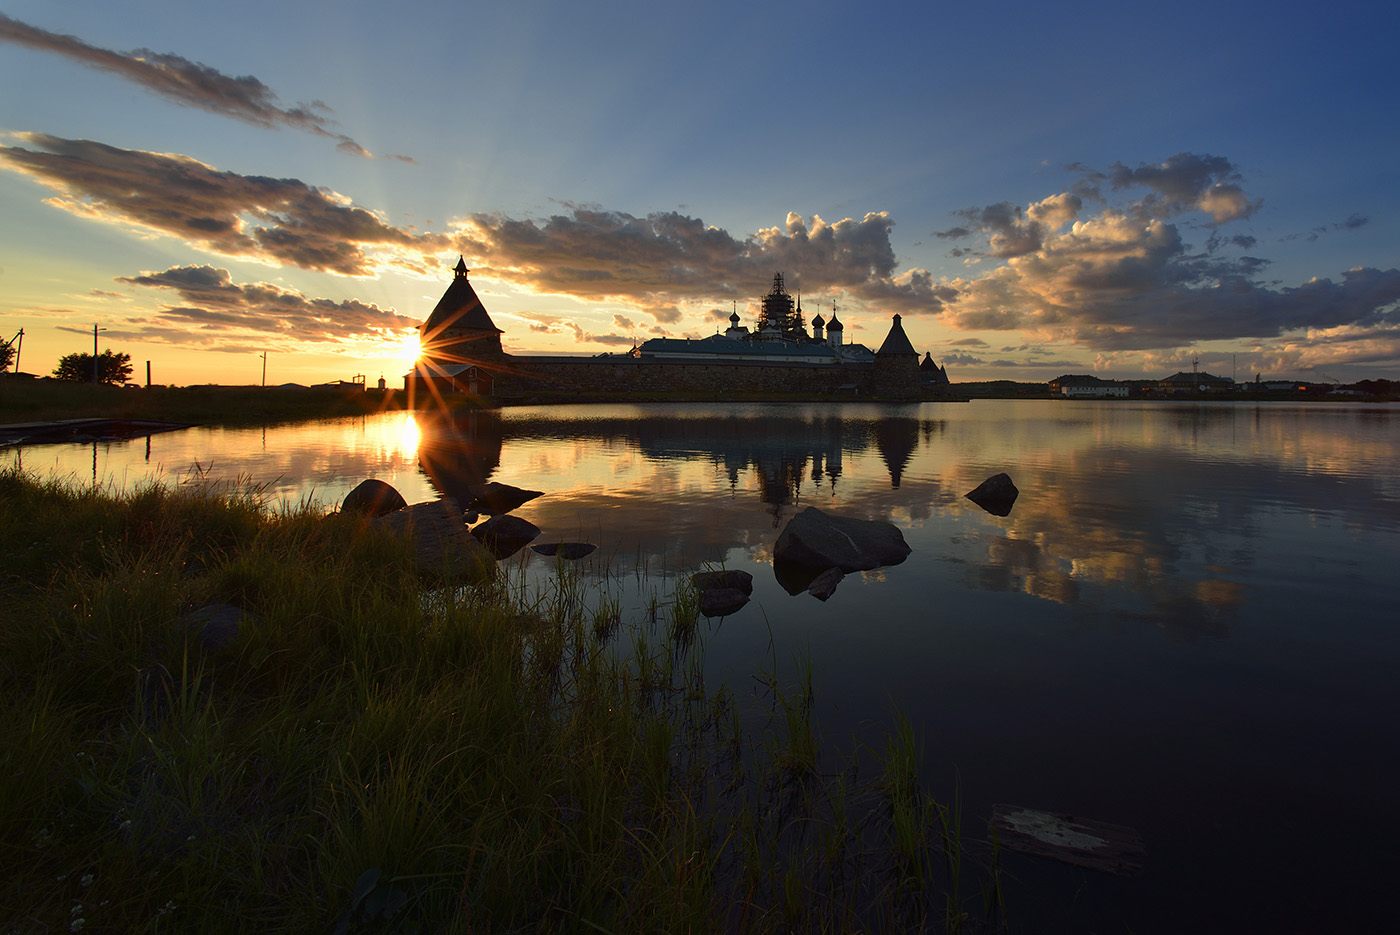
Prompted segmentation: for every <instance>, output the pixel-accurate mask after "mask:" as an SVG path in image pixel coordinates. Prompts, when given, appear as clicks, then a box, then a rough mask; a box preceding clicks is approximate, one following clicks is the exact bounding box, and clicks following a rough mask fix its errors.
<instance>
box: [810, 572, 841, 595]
mask: <svg viewBox="0 0 1400 935" xmlns="http://www.w3.org/2000/svg"><path fill="white" fill-rule="evenodd" d="M844 577H846V573H845V572H843V571H842V570H841V569H839V568H828V569H827V570H826V571H824V572H822V573H821V574H819V575H817V576H816V577H815V578H813V579H812V583H811V584H809V585H807V593H809V594H811V595H812V596H813V597H815V598H816V599H817V600H819V601H824V600H826V599H827V598H829V597H831V595H833V594H835V593H836V586H837V585H838V584H840V583H841V579H842V578H844Z"/></svg>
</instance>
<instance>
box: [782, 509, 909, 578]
mask: <svg viewBox="0 0 1400 935" xmlns="http://www.w3.org/2000/svg"><path fill="white" fill-rule="evenodd" d="M909 552H910V548H909V544H908V543H907V542H905V541H904V534H903V533H902V532H900V531H899V527H898V526H896V525H894V524H893V523H886V522H884V521H882V520H870V519H851V518H850V517H847V516H832V515H831V514H830V513H825V512H823V511H821V510H819V509H817V508H816V507H814V506H809V507H808V508H807V509H805V510H803V511H802V512H801V513H798V514H797V515H796V516H794V517H793V518H792V519H791V520H789V521H788V524H787V525H786V526H784V527H783V531H782V533H781V534H780V535H779V536H778V541H777V543H775V544H774V546H773V564H774V566H775V567H776V566H777V565H778V564H779V563H782V564H786V565H795V566H801V567H805V568H810V569H814V570H815V571H814V574H813V577H815V576H816V574H817V573H820V572H822V571H825V570H826V569H828V568H833V567H834V568H839V569H841V570H842V571H843V572H852V571H867V570H869V569H871V568H879V567H880V566H882V565H898V564H899V563H900V562H902V561H904V560H905V559H906V558H908V557H909ZM809 582H810V579H809Z"/></svg>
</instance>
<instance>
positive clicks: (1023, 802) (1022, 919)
mask: <svg viewBox="0 0 1400 935" xmlns="http://www.w3.org/2000/svg"><path fill="white" fill-rule="evenodd" d="M0 458H3V460H4V461H6V462H15V461H18V462H20V463H22V464H23V466H24V467H25V468H26V469H28V470H30V471H32V472H35V473H39V474H45V473H48V472H50V471H57V472H59V473H61V474H65V475H74V476H76V477H77V478H78V479H79V480H80V481H83V482H91V481H92V480H93V479H96V480H98V481H100V482H104V483H109V484H113V485H115V486H118V487H129V486H132V485H135V484H137V483H140V482H141V481H143V480H145V479H147V478H150V477H153V476H154V477H160V478H163V479H165V480H168V481H171V482H178V481H180V480H181V479H183V478H187V477H189V476H190V475H191V473H192V472H193V473H204V474H207V475H209V476H213V477H216V478H225V479H238V480H242V481H251V482H254V483H258V484H262V485H265V487H266V489H267V491H268V493H269V495H270V496H272V497H273V498H275V499H280V500H286V501H291V502H297V501H301V500H304V499H312V500H315V501H318V502H319V503H321V504H323V505H324V506H325V507H326V508H327V509H330V508H333V507H334V506H335V505H336V503H337V502H338V501H339V500H340V499H341V498H342V497H343V496H344V494H345V493H346V492H348V491H349V490H350V489H351V488H353V487H354V486H355V485H356V484H357V483H358V482H359V481H360V480H362V479H363V478H365V477H377V478H380V479H382V480H384V481H387V482H388V483H390V484H393V485H394V486H395V487H397V488H398V489H399V490H400V491H401V492H402V493H403V494H404V496H405V497H406V498H407V499H408V500H409V501H410V502H414V501H417V500H425V499H430V498H433V497H435V496H437V495H438V493H439V492H444V493H448V494H456V495H458V496H459V497H460V496H461V491H462V490H463V489H464V487H465V486H466V485H467V484H471V483H477V482H480V481H483V480H487V479H490V480H500V481H503V482H505V483H511V484H516V485H518V486H522V487H529V488H533V489H537V490H543V491H544V492H545V496H543V497H541V498H539V499H537V500H535V501H532V502H531V503H528V504H526V505H525V506H524V507H522V508H521V509H520V510H519V511H518V513H519V514H520V515H521V516H523V517H525V518H526V519H529V520H530V521H531V522H533V523H535V524H536V525H538V526H540V527H541V528H542V530H543V536H542V537H541V540H540V541H555V540H561V539H563V540H573V539H582V540H587V541H590V542H595V543H597V544H598V545H599V546H600V551H599V553H598V556H599V560H600V561H601V562H605V563H606V564H607V565H608V567H609V568H610V569H611V570H612V571H613V572H615V573H626V572H630V571H632V570H634V569H636V568H638V567H644V568H645V570H646V571H647V574H648V579H647V580H648V581H653V582H655V581H661V582H665V581H666V580H667V576H670V575H674V574H676V573H677V572H681V571H685V572H689V571H694V570H698V569H700V568H701V567H703V566H705V565H707V564H708V565H716V566H717V565H721V564H722V565H723V566H725V567H727V568H738V569H743V570H747V571H749V572H751V573H752V574H753V575H754V578H755V590H754V595H753V600H752V602H751V603H750V604H749V605H748V606H747V607H745V608H744V609H743V610H741V611H739V612H738V613H736V614H735V615H733V616H731V617H728V618H726V619H724V620H723V621H715V622H711V623H709V624H706V625H705V626H706V633H705V636H704V644H705V649H706V652H707V658H708V660H709V667H710V668H709V671H710V672H711V673H713V674H712V679H714V678H724V679H725V680H727V681H728V682H729V683H730V685H731V686H732V687H733V688H734V689H735V691H736V692H737V693H739V694H740V695H742V694H743V693H744V692H746V691H748V689H749V686H750V685H751V676H752V674H753V673H754V672H755V671H757V670H758V669H759V668H762V667H765V666H767V665H769V664H770V662H771V660H772V659H774V658H776V659H777V662H778V665H779V668H780V669H790V668H791V663H792V660H793V658H794V656H795V655H797V654H805V655H807V656H808V657H809V658H810V660H811V663H812V667H813V671H814V673H815V684H816V693H817V699H818V717H819V722H820V727H821V730H822V733H823V734H824V736H825V738H826V740H827V742H828V744H829V745H830V746H831V748H832V749H834V750H849V749H851V748H852V746H853V744H855V743H856V742H857V741H859V740H867V741H873V740H876V739H877V738H878V737H879V736H881V733H882V731H884V730H885V729H886V728H887V727H888V725H889V723H890V721H891V712H892V710H894V708H895V707H899V708H902V709H903V710H904V711H905V712H907V713H908V715H909V716H910V718H911V719H912V720H913V721H914V723H915V724H916V726H917V728H918V730H919V731H920V732H921V735H922V739H923V743H924V750H925V763H926V766H927V776H926V778H927V781H928V784H929V785H930V786H931V788H932V790H933V792H934V793H935V794H936V795H937V796H939V798H940V799H941V800H943V801H947V800H949V799H951V797H952V794H953V790H954V788H957V789H959V790H960V792H961V796H962V800H963V806H964V828H965V829H967V828H975V827H979V822H980V820H982V819H985V818H986V817H987V816H989V815H990V812H991V806H992V804H993V803H1009V804H1014V805H1020V806H1025V807H1029V808H1036V809H1044V810H1047V811H1054V812H1066V813H1071V814H1074V815H1076V816H1080V817H1084V818H1091V819H1097V820H1101V821H1106V822H1111V823H1115V824H1122V825H1129V826H1131V827H1133V828H1135V829H1137V830H1138V831H1139V832H1140V833H1141V835H1142V837H1143V839H1144V841H1145V843H1146V846H1147V858H1146V863H1145V867H1144V870H1143V872H1142V873H1140V874H1139V875H1138V876H1136V877H1133V878H1131V879H1121V878H1116V877H1110V876H1106V875H1103V874H1099V873H1096V872H1092V871H1086V870H1078V869H1074V868H1071V867H1068V866H1064V865H1059V864H1054V863H1050V862H1047V861H1041V860H1038V859H1034V858H1025V857H1015V856H1012V857H1010V858H1009V859H1008V861H1007V868H1008V870H1009V871H1010V873H1011V874H1012V875H1013V876H1014V879H1012V880H1009V881H1008V891H1009V898H1010V900H1011V904H1010V909H1011V917H1010V921H1011V923H1012V928H1013V930H1019V931H1036V932H1045V931H1073V932H1079V931H1115V932H1121V931H1126V930H1129V929H1131V930H1132V931H1136V932H1157V931H1161V932H1177V931H1184V930H1191V931H1244V930H1256V931H1274V932H1282V931H1303V930H1307V931H1336V930H1362V931H1369V930H1374V929H1379V928H1381V927H1382V926H1384V927H1389V925H1391V924H1393V918H1392V917H1393V915H1394V911H1393V909H1392V908H1391V906H1390V905H1389V902H1388V896H1389V892H1390V889H1391V886H1392V884H1393V880H1394V878H1395V875H1396V871H1397V870H1400V858H1398V857H1397V856H1396V849H1395V843H1394V842H1395V840H1396V837H1397V834H1398V833H1400V804H1397V792H1396V787H1397V777H1400V692H1397V689H1396V679H1397V674H1398V673H1400V561H1397V557H1400V478H1397V475H1396V467H1397V465H1400V410H1397V409H1395V407H1387V406H1365V405H1351V404H1318V405H1310V406H1295V405H1287V404H1272V405H1271V404H1258V405H1256V404H1240V403H1219V404H1194V403H1187V404H1176V403H1162V402H1154V403H1148V404H1138V403H1133V402H1073V401H1058V400H1033V401H1032V400H1015V401H1012V400H1007V401H976V402H973V403H966V404H956V403H924V404H918V405H908V406H874V405H861V404H839V405H817V404H788V405H738V404H736V405H686V406H676V405H651V406H647V405H643V406H618V405H610V406H576V407H549V408H518V409H508V410H504V411H502V412H499V413H477V414H470V415H459V416H457V417H455V418H444V417H440V416H432V415H428V414H421V413H420V414H409V415H405V414H403V413H392V414H385V415H382V416H378V417H371V418H357V419H352V420H344V421H338V422H318V423H306V424H301V425H291V426H278V427H270V428H267V429H191V430H187V431H183V432H175V433H169V434H163V435H155V436H152V437H151V438H149V439H136V440H133V441H130V442H117V443H107V444H104V443H99V444H96V445H92V444H89V445H50V446H34V447H28V448H23V449H10V450H8V451H5V452H3V453H0ZM1000 471H1006V472H1008V473H1009V474H1010V475H1011V476H1012V478H1013V479H1014V480H1015V483H1016V485H1017V486H1018V487H1019V488H1020V490H1021V495H1020V498H1019V499H1018V500H1017V501H1016V504H1015V507H1014V509H1013V510H1012V512H1011V514H1010V515H1009V516H1006V517H997V516H993V515H991V514H989V513H986V512H984V511H983V510H981V509H980V508H978V507H977V506H976V505H974V504H973V503H971V502H970V501H968V500H966V499H964V498H963V494H964V493H966V492H967V491H969V490H971V489H972V488H973V487H975V486H976V485H977V484H978V483H980V482H981V481H982V480H983V479H984V478H986V477H987V476H989V475H991V474H995V473H997V472H1000ZM808 506H817V507H820V508H822V509H824V510H829V511H832V512H836V513H839V514H843V515H850V516H855V517H862V518H870V519H883V520H888V521H890V522H892V523H894V524H896V525H897V526H899V527H900V529H901V530H902V531H903V534H904V536H905V538H906V540H907V541H908V543H909V544H910V545H911V546H912V547H913V552H912V554H911V555H910V556H909V558H908V560H907V561H905V562H904V563H903V564H900V565H897V566H892V567H888V568H882V569H879V570H877V571H874V572H869V573H865V574H863V575H852V576H848V577H847V578H846V579H845V580H844V581H842V583H841V584H840V586H839V588H838V590H837V592H836V594H835V595H834V596H833V597H832V598H831V600H830V601H828V602H826V603H822V602H820V601H818V600H816V599H815V598H813V597H811V596H810V595H806V594H799V595H797V596H790V595H788V594H787V592H786V591H784V590H783V589H782V588H781V587H780V586H779V585H778V583H777V581H776V580H775V578H774V575H773V571H772V566H771V558H772V548H773V543H774V541H775V540H776V538H777V535H778V533H779V531H780V530H781V528H782V526H783V524H784V523H785V522H786V521H787V520H788V519H789V518H791V517H792V516H793V515H795V514H796V513H797V512H799V511H801V510H802V509H805V508H806V507H808ZM537 561H538V560H537ZM538 573H540V574H547V573H548V566H547V564H546V563H544V562H542V561H540V562H539V569H538Z"/></svg>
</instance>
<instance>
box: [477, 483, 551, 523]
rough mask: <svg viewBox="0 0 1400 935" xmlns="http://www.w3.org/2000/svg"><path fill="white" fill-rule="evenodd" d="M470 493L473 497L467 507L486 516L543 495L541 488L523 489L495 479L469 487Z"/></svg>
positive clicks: (502, 511)
mask: <svg viewBox="0 0 1400 935" xmlns="http://www.w3.org/2000/svg"><path fill="white" fill-rule="evenodd" d="M471 493H472V497H473V499H472V502H471V503H469V504H467V507H468V509H472V510H478V511H480V512H482V513H485V514H486V515H488V516H500V515H501V514H503V513H509V512H510V511H511V510H514V509H515V508H517V507H519V506H520V505H521V504H522V503H529V502H530V501H531V500H533V499H535V498H536V497H542V496H544V491H542V490H525V489H523V488H521V487H512V486H511V485H510V484H501V483H497V482H496V481H492V482H491V483H489V484H481V485H479V486H474V487H472V488H471Z"/></svg>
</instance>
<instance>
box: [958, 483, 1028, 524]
mask: <svg viewBox="0 0 1400 935" xmlns="http://www.w3.org/2000/svg"><path fill="white" fill-rule="evenodd" d="M1020 493H1021V491H1019V490H1017V489H1016V485H1015V484H1013V483H1011V476H1010V475H1009V474H1005V473H1002V474H993V475H992V476H991V477H989V478H987V479H986V480H984V481H983V482H982V483H980V484H978V485H977V487H976V489H974V490H969V491H968V492H967V493H965V494H963V496H965V497H967V499H969V500H971V501H972V502H973V503H975V504H977V505H978V506H980V507H981V508H982V509H984V510H986V511H987V512H988V513H991V514H992V515H993V516H1009V515H1010V514H1011V506H1012V504H1014V503H1015V502H1016V498H1017V497H1018V496H1019V495H1020Z"/></svg>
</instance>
